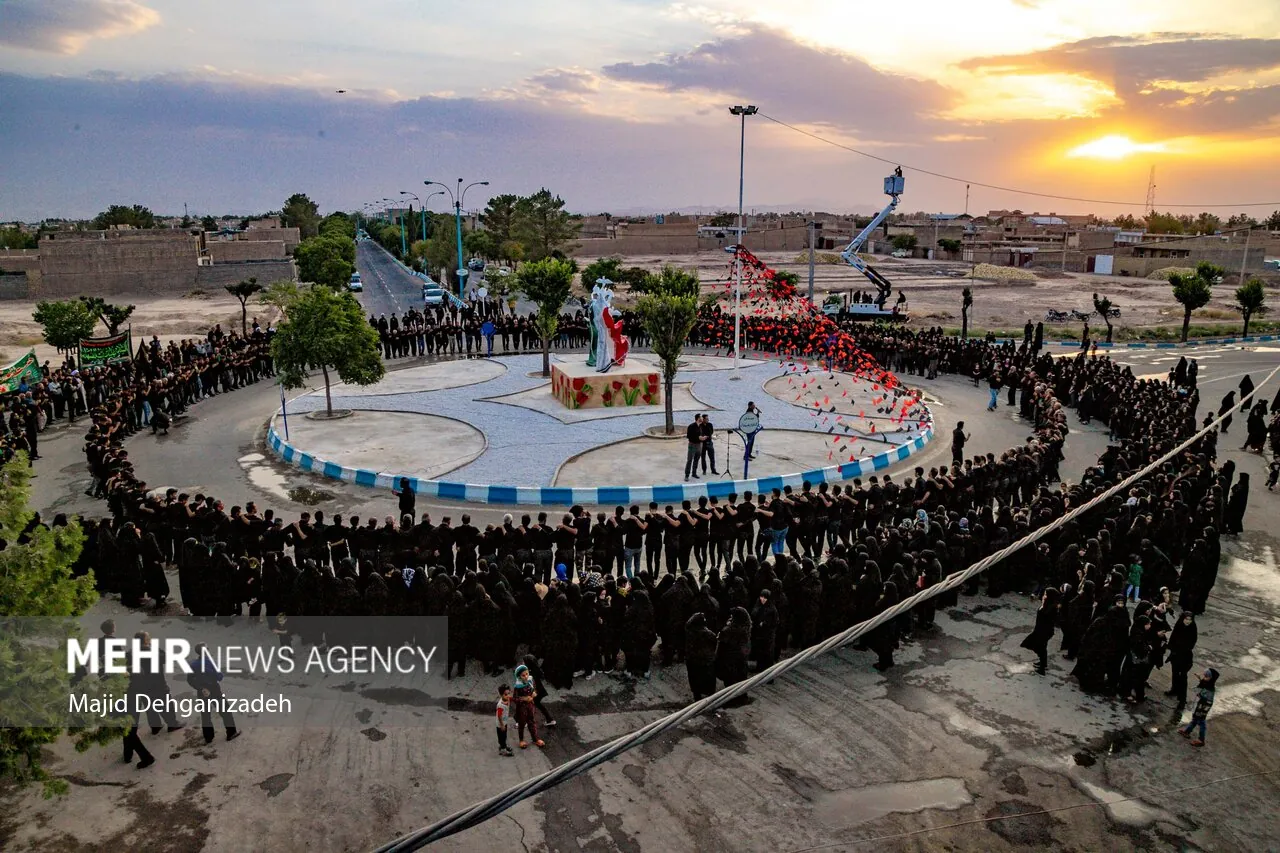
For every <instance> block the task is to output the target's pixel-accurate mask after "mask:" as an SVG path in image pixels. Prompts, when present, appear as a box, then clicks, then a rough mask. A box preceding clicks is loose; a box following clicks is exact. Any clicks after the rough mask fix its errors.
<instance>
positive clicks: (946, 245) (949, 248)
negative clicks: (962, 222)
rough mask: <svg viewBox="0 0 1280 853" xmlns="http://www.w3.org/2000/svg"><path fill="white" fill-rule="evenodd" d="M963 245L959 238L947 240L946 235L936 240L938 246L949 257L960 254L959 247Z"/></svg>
mask: <svg viewBox="0 0 1280 853" xmlns="http://www.w3.org/2000/svg"><path fill="white" fill-rule="evenodd" d="M963 247H964V244H963V243H961V242H960V241H959V240H949V239H947V238H946V237H943V238H942V239H941V240H939V241H938V248H939V249H941V250H942V251H944V252H946V253H947V255H949V256H950V257H955V256H956V255H958V254H960V249H961V248H963Z"/></svg>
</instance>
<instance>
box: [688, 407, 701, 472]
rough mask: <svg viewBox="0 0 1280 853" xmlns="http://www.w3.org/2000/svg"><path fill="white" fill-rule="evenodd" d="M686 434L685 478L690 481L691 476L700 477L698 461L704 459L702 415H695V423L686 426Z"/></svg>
mask: <svg viewBox="0 0 1280 853" xmlns="http://www.w3.org/2000/svg"><path fill="white" fill-rule="evenodd" d="M684 435H685V438H686V439H687V441H688V448H687V451H686V454H685V459H684V479H685V481H686V482H688V480H689V477H690V476H692V477H693V479H695V480H696V479H698V461H699V460H700V459H702V415H694V416H693V423H691V424H689V426H688V427H686V428H685V431H684Z"/></svg>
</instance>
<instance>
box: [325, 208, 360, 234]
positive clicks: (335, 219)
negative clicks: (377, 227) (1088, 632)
mask: <svg viewBox="0 0 1280 853" xmlns="http://www.w3.org/2000/svg"><path fill="white" fill-rule="evenodd" d="M319 233H320V235H321V236H324V237H328V236H335V237H339V238H343V239H347V240H354V239H355V238H356V224H355V222H354V221H352V219H351V217H349V216H347V214H345V213H343V212H342V211H340V210H339V211H335V212H333V213H330V214H329V215H328V216H326V217H325V218H324V219H322V220H320V226H319Z"/></svg>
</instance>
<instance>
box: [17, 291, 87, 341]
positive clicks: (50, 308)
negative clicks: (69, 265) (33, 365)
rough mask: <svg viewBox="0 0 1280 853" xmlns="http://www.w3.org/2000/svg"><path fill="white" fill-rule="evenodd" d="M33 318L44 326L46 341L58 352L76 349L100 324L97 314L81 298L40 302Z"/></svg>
mask: <svg viewBox="0 0 1280 853" xmlns="http://www.w3.org/2000/svg"><path fill="white" fill-rule="evenodd" d="M31 318H32V319H33V320H35V321H36V322H37V323H39V324H40V325H41V326H42V327H43V329H44V341H45V343H47V344H48V345H49V346H51V347H56V348H57V350H58V352H66V351H67V350H71V349H75V348H76V347H77V346H78V345H79V344H80V341H81V340H83V339H84V338H87V337H89V336H91V335H92V334H93V327H94V326H96V325H98V318H97V316H96V315H94V313H93V312H92V311H90V310H89V306H87V305H85V304H84V303H83V302H81V301H80V300H79V299H67V300H61V301H57V302H38V303H36V310H35V313H34V314H32V315H31Z"/></svg>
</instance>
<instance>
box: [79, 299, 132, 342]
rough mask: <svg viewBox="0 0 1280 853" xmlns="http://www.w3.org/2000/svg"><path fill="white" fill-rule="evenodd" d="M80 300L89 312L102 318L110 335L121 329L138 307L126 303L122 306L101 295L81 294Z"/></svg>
mask: <svg viewBox="0 0 1280 853" xmlns="http://www.w3.org/2000/svg"><path fill="white" fill-rule="evenodd" d="M80 301H81V302H83V303H84V304H85V307H86V308H88V309H89V313H91V314H93V316H95V317H97V318H98V319H99V320H101V321H102V325H104V326H106V327H107V334H108V335H114V334H115V333H116V332H118V331H120V327H121V326H123V325H124V324H125V322H126V321H127V320H128V319H129V317H130V316H132V315H133V310H134V308H136V307H137V306H135V305H126V306H124V307H123V308H121V307H120V306H119V305H112V304H111V303H110V302H107V301H106V300H104V299H103V298H102V297H101V296H81V297H80Z"/></svg>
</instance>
